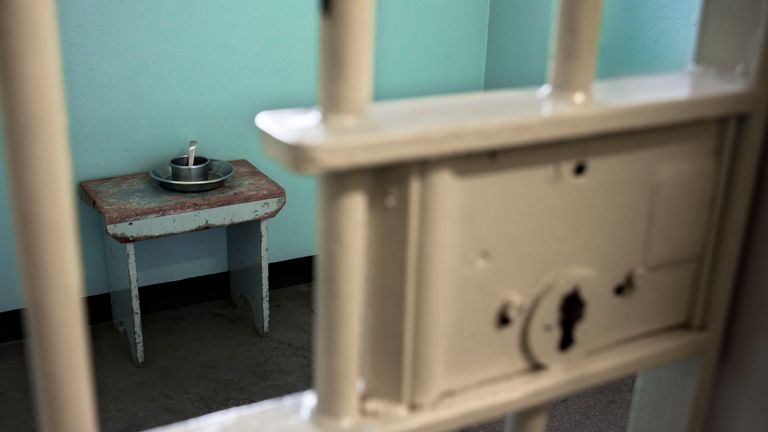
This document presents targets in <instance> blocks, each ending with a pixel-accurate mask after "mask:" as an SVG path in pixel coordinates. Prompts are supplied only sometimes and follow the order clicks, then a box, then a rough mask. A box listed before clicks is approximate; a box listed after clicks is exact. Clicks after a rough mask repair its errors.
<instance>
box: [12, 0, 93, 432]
mask: <svg viewBox="0 0 768 432" xmlns="http://www.w3.org/2000/svg"><path fill="white" fill-rule="evenodd" d="M55 5H56V3H55V1H54V0H38V1H28V0H4V1H2V2H0V71H1V74H2V80H3V81H2V83H3V91H2V93H3V100H4V112H5V120H6V133H7V138H8V145H7V161H6V165H7V170H8V178H9V180H10V184H11V196H12V197H13V209H14V217H15V223H16V232H17V239H18V252H19V255H20V258H21V259H20V266H21V279H22V282H23V286H24V299H25V304H26V307H27V312H26V319H27V327H26V328H27V335H28V337H29V340H30V351H31V352H30V354H31V364H32V369H33V380H34V384H35V395H36V401H37V410H38V421H39V428H40V430H42V431H78V432H89V431H95V430H97V421H96V409H95V398H94V392H93V381H92V379H93V378H92V375H91V356H90V353H89V347H88V343H87V338H86V335H87V333H86V328H85V314H84V310H83V304H82V295H83V276H82V265H81V261H80V245H79V239H78V233H77V220H76V211H75V203H76V199H75V194H74V191H75V186H74V183H73V180H72V168H71V160H70V151H69V145H68V141H67V118H66V109H65V103H64V91H63V85H62V79H61V59H60V54H59V39H58V26H57V22H56V21H57V20H56V6H55Z"/></svg>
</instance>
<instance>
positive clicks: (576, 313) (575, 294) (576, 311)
mask: <svg viewBox="0 0 768 432" xmlns="http://www.w3.org/2000/svg"><path fill="white" fill-rule="evenodd" d="M585 308H586V303H584V300H583V299H582V298H581V294H579V287H574V288H573V290H572V291H571V292H570V293H568V295H566V296H565V297H563V302H562V303H561V304H560V331H561V336H560V344H559V348H560V351H567V350H569V349H570V348H571V347H572V346H573V344H574V343H576V339H575V338H574V336H573V334H574V330H575V329H576V325H577V324H578V323H579V322H580V321H581V320H583V319H584V309H585Z"/></svg>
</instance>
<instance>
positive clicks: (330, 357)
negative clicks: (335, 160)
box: [313, 0, 375, 423]
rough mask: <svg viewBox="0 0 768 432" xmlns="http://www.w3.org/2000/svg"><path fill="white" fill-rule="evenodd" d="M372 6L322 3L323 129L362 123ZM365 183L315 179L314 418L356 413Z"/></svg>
mask: <svg viewBox="0 0 768 432" xmlns="http://www.w3.org/2000/svg"><path fill="white" fill-rule="evenodd" d="M374 14H375V1H374V0H324V1H323V7H322V10H321V34H320V45H321V57H320V58H321V60H320V88H319V90H318V93H319V102H320V107H321V111H322V115H323V122H324V123H325V124H326V125H328V126H332V125H348V124H353V123H355V122H359V121H364V119H365V115H366V110H367V108H368V105H369V103H370V102H371V98H372V95H373V45H374ZM366 178H367V175H366V174H365V172H363V171H351V172H350V171H347V172H339V173H333V174H327V175H323V176H321V177H320V196H319V198H320V202H319V217H318V227H319V230H318V258H317V274H318V280H317V287H316V289H315V307H316V309H315V353H314V354H315V355H314V374H313V377H314V388H315V391H316V394H317V406H316V408H315V415H316V417H317V418H319V419H330V420H333V421H336V422H342V423H343V422H346V421H351V420H353V419H354V418H355V417H357V416H358V415H359V412H360V392H359V380H360V370H361V366H360V355H359V353H360V347H361V338H362V335H361V327H362V309H363V295H364V291H365V280H366V270H365V269H366V268H367V265H366V263H365V260H366V256H367V250H366V248H367V239H366V237H367V232H368V227H367V224H366V221H367V220H368V215H367V212H368V193H367V191H366V183H367V181H366Z"/></svg>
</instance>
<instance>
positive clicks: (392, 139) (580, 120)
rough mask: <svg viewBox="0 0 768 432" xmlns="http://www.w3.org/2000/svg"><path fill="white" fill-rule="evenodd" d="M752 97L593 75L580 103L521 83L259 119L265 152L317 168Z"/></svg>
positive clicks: (710, 83)
mask: <svg viewBox="0 0 768 432" xmlns="http://www.w3.org/2000/svg"><path fill="white" fill-rule="evenodd" d="M759 100H760V98H759V94H758V93H756V92H755V91H754V89H752V88H751V87H750V86H749V85H748V82H745V81H742V80H732V79H727V78H726V77H722V76H720V75H719V74H717V73H712V72H710V71H706V70H698V71H683V72H673V73H667V74H659V75H644V76H633V77H623V78H614V79H607V80H600V81H597V82H595V85H594V89H593V98H592V100H591V101H588V102H586V103H584V104H581V105H574V104H570V103H566V104H559V103H556V102H555V101H552V100H549V99H546V100H542V99H541V98H540V97H539V95H538V92H537V89H535V88H525V89H513V90H501V91H494V92H478V93H465V94H459V95H447V96H432V97H422V98H413V99H401V100H395V101H382V102H376V103H373V104H372V105H371V108H370V110H369V112H368V116H367V118H366V120H365V122H364V123H361V124H358V125H356V126H334V125H327V124H324V123H322V121H321V118H320V115H319V112H318V111H317V110H316V109H313V108H304V109H302V108H295V109H283V110H274V111H265V112H262V113H259V115H257V116H256V125H257V126H258V127H259V129H260V130H261V132H262V137H263V139H262V140H261V143H262V146H263V147H264V150H265V151H266V152H267V153H268V154H269V155H270V156H272V157H273V158H275V159H276V160H278V161H279V162H280V163H282V164H284V165H285V166H287V167H288V168H290V169H293V170H295V171H299V172H304V173H320V172H325V171H335V170H339V169H350V168H353V167H354V168H361V167H368V166H376V165H383V164H387V163H394V162H398V163H402V162H406V161H414V160H420V159H431V158H438V157H446V156H453V155H460V154H467V153H475V152H481V151H491V150H493V151H500V150H505V149H511V148H517V147H523V146H531V145H537V144H543V143H549V142H552V141H557V140H562V139H577V138H583V137H587V136H595V135H599V134H607V133H612V132H621V131H626V130H637V129H642V128H648V127H663V126H669V125H675V124H681V123H685V122H690V121H698V120H707V119H713V118H722V117H727V116H731V115H736V114H740V113H746V112H749V111H750V110H751V109H753V108H754V107H755V106H756V102H758V101H759Z"/></svg>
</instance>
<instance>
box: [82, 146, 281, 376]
mask: <svg viewBox="0 0 768 432" xmlns="http://www.w3.org/2000/svg"><path fill="white" fill-rule="evenodd" d="M230 163H231V164H232V166H233V167H234V168H235V174H234V176H233V177H232V178H231V179H229V181H227V183H226V184H225V185H224V186H222V187H220V188H218V189H215V190H212V191H208V192H199V193H180V192H171V191H167V190H165V189H163V188H161V187H160V186H159V185H157V184H156V183H155V182H154V181H152V180H151V179H150V177H149V175H148V174H146V173H143V174H134V175H126V176H120V177H110V178H105V179H98V180H88V181H84V182H82V183H80V190H81V196H82V198H83V200H85V201H86V202H88V203H89V204H90V205H92V206H93V207H94V208H95V209H96V211H98V212H99V214H100V215H101V217H102V219H103V221H104V227H105V236H104V247H105V249H106V257H107V277H108V280H109V292H110V298H111V301H112V317H113V320H114V323H115V326H116V327H117V329H118V330H120V331H121V332H125V333H126V335H127V336H128V341H129V343H130V347H131V355H132V356H133V361H134V362H135V363H136V365H141V364H142V363H143V362H144V342H143V337H142V331H141V309H140V308H139V279H138V273H137V270H136V253H135V248H134V244H135V243H136V242H138V241H142V240H149V239H154V238H158V237H164V236H170V235H174V234H182V233H188V232H192V231H199V230H205V229H209V228H217V227H227V253H228V262H229V273H230V295H231V296H232V300H233V301H234V302H235V304H237V305H240V304H242V300H243V298H245V299H247V300H248V303H250V305H251V308H252V309H253V316H254V319H255V320H256V330H257V331H258V332H259V333H260V334H262V335H264V334H266V333H267V332H268V331H269V291H268V290H269V285H268V282H267V268H268V264H269V259H268V254H267V219H269V218H271V217H273V216H275V215H276V214H277V213H278V212H279V211H280V209H282V207H283V205H285V190H283V188H282V187H281V186H280V185H278V184H277V183H275V182H274V181H273V180H272V179H270V178H269V177H267V176H266V175H264V174H263V173H262V172H261V171H259V170H258V169H256V167H254V166H253V165H251V164H250V163H249V162H248V161H245V160H237V161H233V162H230Z"/></svg>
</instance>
